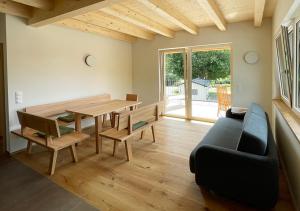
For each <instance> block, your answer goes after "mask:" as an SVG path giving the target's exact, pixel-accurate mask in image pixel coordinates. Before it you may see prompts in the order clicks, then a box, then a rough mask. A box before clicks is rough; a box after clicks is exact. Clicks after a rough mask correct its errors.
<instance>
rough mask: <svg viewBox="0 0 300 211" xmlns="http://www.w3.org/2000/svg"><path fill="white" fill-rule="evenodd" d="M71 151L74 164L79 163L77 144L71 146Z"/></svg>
mask: <svg viewBox="0 0 300 211" xmlns="http://www.w3.org/2000/svg"><path fill="white" fill-rule="evenodd" d="M70 151H71V155H72V158H73V162H75V163H76V162H78V158H77V153H76V148H75V144H72V145H71V146H70Z"/></svg>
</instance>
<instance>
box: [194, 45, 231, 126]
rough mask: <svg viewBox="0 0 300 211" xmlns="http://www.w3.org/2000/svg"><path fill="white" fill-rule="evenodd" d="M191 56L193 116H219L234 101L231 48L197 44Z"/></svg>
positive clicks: (222, 114)
mask: <svg viewBox="0 0 300 211" xmlns="http://www.w3.org/2000/svg"><path fill="white" fill-rule="evenodd" d="M191 60H192V61H191V62H192V65H191V77H192V80H191V83H192V90H191V100H192V102H191V106H192V109H191V115H192V119H198V118H199V119H204V120H216V119H217V118H218V117H220V116H224V115H225V110H227V109H228V108H229V106H230V105H231V74H230V50H229V49H228V48H194V49H192V51H191Z"/></svg>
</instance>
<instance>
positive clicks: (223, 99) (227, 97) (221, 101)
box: [217, 85, 231, 116]
mask: <svg viewBox="0 0 300 211" xmlns="http://www.w3.org/2000/svg"><path fill="white" fill-rule="evenodd" d="M217 97H218V113H217V115H218V116H219V114H220V112H221V111H227V110H228V109H229V108H230V106H231V94H230V93H229V91H228V87H227V86H222V85H217Z"/></svg>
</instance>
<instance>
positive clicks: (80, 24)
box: [56, 18, 136, 42]
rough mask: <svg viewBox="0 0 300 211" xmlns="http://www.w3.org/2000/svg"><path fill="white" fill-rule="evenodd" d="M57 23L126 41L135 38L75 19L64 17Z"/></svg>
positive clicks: (131, 40)
mask: <svg viewBox="0 0 300 211" xmlns="http://www.w3.org/2000/svg"><path fill="white" fill-rule="evenodd" d="M56 24H57V25H61V26H66V27H68V28H72V29H77V30H80V31H83V32H90V33H93V34H96V35H101V36H106V37H111V38H113V39H117V40H122V41H126V42H134V41H135V40H136V38H135V37H133V36H130V35H127V34H123V33H119V32H116V31H112V30H110V29H106V28H103V27H100V26H96V25H93V24H90V23H85V22H82V21H79V20H75V19H72V18H70V19H65V20H62V21H59V22H57V23H56Z"/></svg>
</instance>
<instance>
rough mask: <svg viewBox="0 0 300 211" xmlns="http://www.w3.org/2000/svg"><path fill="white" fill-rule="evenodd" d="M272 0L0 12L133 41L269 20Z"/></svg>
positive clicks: (54, 2) (72, 0) (79, 1)
mask: <svg viewBox="0 0 300 211" xmlns="http://www.w3.org/2000/svg"><path fill="white" fill-rule="evenodd" d="M275 5H276V0H0V12H2V13H7V14H11V15H15V16H20V17H23V18H26V19H27V20H28V24H29V25H31V26H34V27H39V26H44V25H48V24H58V25H62V26H65V27H69V28H73V29H77V30H81V31H85V32H90V33H94V34H99V35H104V36H109V37H111V38H114V39H118V40H123V41H127V42H134V41H135V40H136V39H137V38H140V39H146V40H153V39H154V37H155V36H156V35H161V36H165V37H168V38H174V36H175V33H176V32H177V31H180V30H185V31H186V32H188V33H191V34H194V35H195V34H198V33H201V27H205V26H213V25H215V26H216V27H217V28H218V29H219V30H221V31H225V30H226V28H227V24H228V23H234V22H242V21H249V20H253V24H254V26H255V27H260V26H261V25H262V23H263V18H269V17H272V14H273V11H274V9H275Z"/></svg>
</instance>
